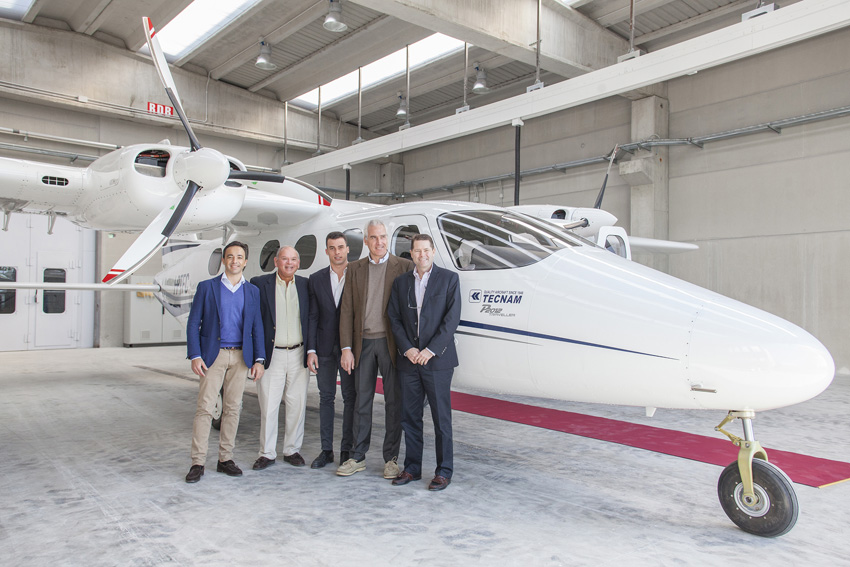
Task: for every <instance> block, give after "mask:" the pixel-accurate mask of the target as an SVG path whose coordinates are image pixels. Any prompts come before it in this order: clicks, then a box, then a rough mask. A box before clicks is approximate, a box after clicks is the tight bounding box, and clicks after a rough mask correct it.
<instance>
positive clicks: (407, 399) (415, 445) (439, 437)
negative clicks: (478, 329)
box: [399, 362, 454, 478]
mask: <svg viewBox="0 0 850 567" xmlns="http://www.w3.org/2000/svg"><path fill="white" fill-rule="evenodd" d="M401 364H402V365H401V366H400V368H399V382H401V399H402V401H403V409H402V416H401V427H402V429H404V470H406V471H407V472H409V473H410V474H412V475H413V476H415V477H416V476H421V475H422V445H423V441H422V430H423V424H422V412H423V410H424V408H423V405H424V402H425V399H426V398H427V399H428V405H429V406H430V408H431V419H432V420H433V421H434V438H435V447H434V448H435V449H436V454H437V468H435V469H434V475H435V476H444V477H446V478H452V473H453V471H454V457H453V455H454V446H453V443H452V399H451V387H452V374H454V369H449V370H428V369H427V368H425V367H423V366H421V365H418V364H416V365H414V364H410V363H407V362H404V363H401Z"/></svg>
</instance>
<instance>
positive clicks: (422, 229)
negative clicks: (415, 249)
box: [387, 215, 445, 268]
mask: <svg viewBox="0 0 850 567" xmlns="http://www.w3.org/2000/svg"><path fill="white" fill-rule="evenodd" d="M387 232H388V233H389V235H390V243H389V246H390V253H392V254H395V255H396V256H399V257H400V258H407V259H408V260H410V259H411V258H410V245H411V243H412V242H413V237H414V236H416V235H417V234H427V235H429V236H430V237H431V238H432V239H433V240H434V244H435V248H436V251H435V253H434V263H435V264H437V265H438V266H440V267H441V268H444V267H445V264H444V263H443V261H442V258H441V255H440V246H439V245H438V244H437V238H436V237H435V236H434V233H433V231H432V230H431V227H430V226H429V225H428V219H427V218H425V216H423V215H403V216H398V217H393V218H392V220H391V221H390V222H389V223H388V224H387Z"/></svg>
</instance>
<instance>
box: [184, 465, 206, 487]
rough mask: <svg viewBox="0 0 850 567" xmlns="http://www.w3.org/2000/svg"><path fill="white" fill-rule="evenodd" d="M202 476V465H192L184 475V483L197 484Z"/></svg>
mask: <svg viewBox="0 0 850 567" xmlns="http://www.w3.org/2000/svg"><path fill="white" fill-rule="evenodd" d="M202 476H204V465H192V467H191V468H190V469H189V474H187V475H186V482H188V483H190V484H191V483H193V482H198V481H199V480H201V477H202Z"/></svg>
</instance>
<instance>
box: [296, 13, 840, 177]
mask: <svg viewBox="0 0 850 567" xmlns="http://www.w3.org/2000/svg"><path fill="white" fill-rule="evenodd" d="M848 25H850V2H847V1H846V0H808V1H806V2H799V3H797V4H794V5H792V6H789V7H787V8H783V9H781V10H777V11H776V12H773V13H770V14H766V15H764V16H760V17H758V18H753V19H750V20H747V21H746V22H741V23H738V24H734V25H732V26H729V27H726V28H723V29H720V30H717V31H715V32H711V33H708V34H706V35H703V36H700V37H696V38H693V39H690V40H688V41H684V42H682V43H678V44H676V45H675V46H673V47H668V48H665V49H661V50H659V51H656V52H654V53H649V54H647V55H643V56H641V57H637V58H634V59H630V60H627V61H624V62H623V63H619V64H617V65H612V66H610V67H606V68H604V69H600V70H599V71H594V72H592V73H587V74H585V75H582V76H580V77H577V78H575V79H571V80H569V81H564V82H562V83H558V84H556V85H552V86H549V87H546V88H544V89H539V90H536V91H532V92H529V93H525V94H521V95H519V96H516V97H513V98H509V99H506V100H502V101H499V102H495V103H493V104H490V105H487V106H484V107H481V108H474V109H472V110H469V111H467V112H463V113H461V114H457V115H454V116H449V117H446V118H442V119H440V120H435V121H434V122H429V123H426V124H423V125H421V126H415V127H413V128H409V129H407V130H404V131H401V132H397V133H393V134H388V135H386V136H383V137H381V138H377V139H375V140H369V141H368V142H363V143H361V144H357V145H356V146H349V147H347V148H343V149H340V150H336V151H334V152H330V153H328V154H324V155H321V156H318V157H314V158H311V159H307V160H304V161H301V162H297V163H294V164H292V165H289V166H286V167H284V168H282V170H281V172H282V173H283V174H284V175H286V176H289V177H303V176H306V175H311V174H314V173H319V172H323V171H328V170H332V169H338V168H340V167H342V166H343V165H344V164H355V163H362V162H367V161H370V160H373V159H376V158H378V157H384V156H388V155H394V154H397V153H399V152H404V151H409V150H413V149H416V148H421V147H424V146H428V145H431V144H436V143H439V142H443V141H446V140H451V139H455V138H459V137H462V136H467V135H470V134H475V133H477V132H483V131H486V130H490V129H493V128H498V127H504V126H508V125H510V124H511V122H512V121H513V120H515V119H518V118H519V119H530V118H536V117H539V116H544V115H546V114H550V113H553V112H558V111H561V110H565V109H567V108H573V107H576V106H579V105H582V104H586V103H589V102H593V101H597V100H600V99H603V98H607V97H609V96H612V95H617V94H620V93H623V92H626V91H629V90H633V89H637V88H641V87H645V86H647V85H652V84H655V83H658V82H661V81H668V80H670V79H674V78H676V77H681V76H683V75H687V74H691V73H694V72H697V71H702V70H705V69H709V68H712V67H716V66H718V65H723V64H725V63H729V62H732V61H737V60H739V59H743V58H745V57H750V56H752V55H756V54H759V53H763V52H765V51H769V50H772V49H777V48H779V47H783V46H786V45H790V44H792V43H795V42H798V41H802V40H805V39H809V38H811V37H815V36H818V35H821V34H825V33H828V32H831V31H834V30H838V29H841V28H844V27H846V26H848Z"/></svg>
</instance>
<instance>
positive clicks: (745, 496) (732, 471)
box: [714, 411, 800, 537]
mask: <svg viewBox="0 0 850 567" xmlns="http://www.w3.org/2000/svg"><path fill="white" fill-rule="evenodd" d="M754 417H755V412H752V411H730V412H729V414H728V415H727V416H726V417H725V418H724V419H723V421H721V422H720V425H718V426H717V427H715V428H714V429H715V431H719V432H720V433H722V434H724V435H726V436H727V437H728V438H729V440H730V441H732V443H734V444H735V445H736V446H737V447H739V448H740V450H739V451H738V461H737V462H734V463H732V464H730V465H729V466H728V467H726V468H725V469H723V472H722V473H721V474H720V479H719V480H718V481H717V496H718V497H719V498H720V505H721V506H722V507H723V511H724V512H726V515H727V516H729V519H730V520H732V521H733V522H734V523H735V525H737V526H738V527H739V528H741V529H742V530H744V531H745V532H749V533H751V534H755V535H758V536H762V537H777V536H781V535H782V534H785V533H787V532H788V531H789V530H790V529H791V528H793V527H794V524H795V523H797V514H798V513H799V511H800V508H799V505H798V504H797V494H796V493H795V492H794V488H793V487H792V486H791V479H789V478H788V476H787V475H786V474H785V473H784V472H782V470H781V469H779V468H778V467H777V466H775V465H772V464H770V463H769V462H768V461H767V453H766V452H765V450H764V449H763V448H762V446H761V444H760V443H759V442H758V441H756V440H755V439H753V423H752V421H753V418H754ZM733 419H740V420H741V425H742V426H743V428H744V438H743V439H741V438H740V437H738V436H736V435H733V434H731V433H729V432H728V431H725V430H724V429H723V426H725V425H726V424H728V423H729V422H730V421H732V420H733Z"/></svg>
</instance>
